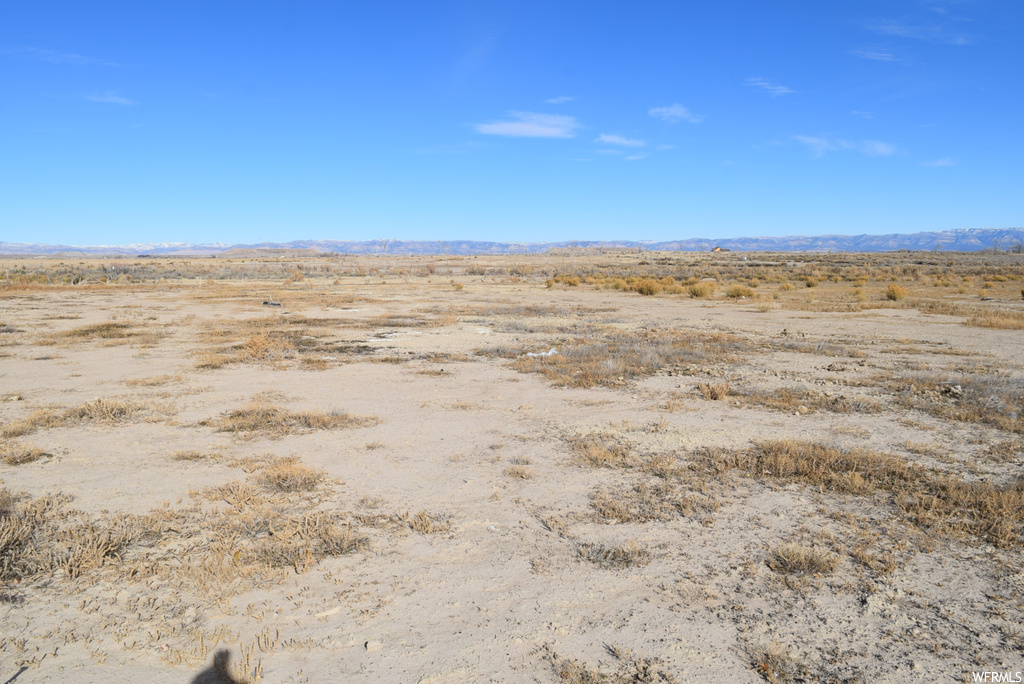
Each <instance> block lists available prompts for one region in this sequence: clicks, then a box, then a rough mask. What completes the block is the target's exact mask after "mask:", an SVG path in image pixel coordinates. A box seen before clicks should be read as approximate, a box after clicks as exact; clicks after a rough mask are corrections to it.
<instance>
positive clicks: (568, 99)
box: [544, 95, 576, 104]
mask: <svg viewBox="0 0 1024 684" xmlns="http://www.w3.org/2000/svg"><path fill="white" fill-rule="evenodd" d="M575 99H576V98H575V97H569V96H568V95H562V96H561V97H553V98H551V99H550V100H544V102H546V103H547V104H564V103H566V102H572V101H573V100H575Z"/></svg>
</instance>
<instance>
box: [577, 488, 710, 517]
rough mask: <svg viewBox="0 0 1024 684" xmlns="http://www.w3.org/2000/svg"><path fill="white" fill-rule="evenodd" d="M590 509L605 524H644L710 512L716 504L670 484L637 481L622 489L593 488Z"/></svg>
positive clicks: (708, 498)
mask: <svg viewBox="0 0 1024 684" xmlns="http://www.w3.org/2000/svg"><path fill="white" fill-rule="evenodd" d="M590 506H591V508H593V509H594V511H595V512H596V513H597V515H598V516H599V517H600V519H601V520H603V521H606V522H617V523H646V522H651V521H655V520H662V521H664V520H673V519H675V518H677V517H680V516H687V515H692V514H693V513H694V512H696V511H704V512H706V511H714V510H717V509H718V502H717V501H715V500H713V499H711V498H710V497H707V496H704V495H701V494H693V493H687V492H685V491H684V490H683V488H682V487H680V486H679V485H678V484H676V483H674V482H655V483H653V484H650V483H647V482H640V483H638V484H636V485H633V486H632V487H628V488H623V489H616V490H608V489H597V490H595V491H594V492H593V493H592V494H591V495H590Z"/></svg>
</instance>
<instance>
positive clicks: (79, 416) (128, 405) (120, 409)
mask: <svg viewBox="0 0 1024 684" xmlns="http://www.w3.org/2000/svg"><path fill="white" fill-rule="evenodd" d="M150 410H151V407H150V406H147V405H145V404H140V403H139V402H136V401H132V400H130V399H114V398H109V399H108V398H104V397H100V398H98V399H93V400H92V401H87V402H85V403H84V404H80V405H78V406H75V407H72V408H70V409H68V410H66V411H65V412H64V414H63V418H64V420H65V421H90V422H97V423H123V422H125V421H129V420H132V419H133V418H137V417H138V416H140V415H142V414H146V413H149V412H150Z"/></svg>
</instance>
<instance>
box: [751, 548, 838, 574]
mask: <svg viewBox="0 0 1024 684" xmlns="http://www.w3.org/2000/svg"><path fill="white" fill-rule="evenodd" d="M765 562H766V564H767V565H768V567H769V568H771V569H772V570H773V571H774V572H777V573H779V574H780V575H810V576H813V575H830V574H832V573H833V572H835V570H836V568H837V567H839V557H838V556H836V555H835V554H832V553H829V552H828V551H823V550H821V549H817V548H813V547H810V546H804V545H803V544H797V543H793V542H789V543H786V544H780V545H778V546H776V547H775V548H773V549H772V550H771V551H769V552H768V558H767V560H766V561H765Z"/></svg>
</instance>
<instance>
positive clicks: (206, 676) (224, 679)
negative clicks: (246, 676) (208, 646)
mask: <svg viewBox="0 0 1024 684" xmlns="http://www.w3.org/2000/svg"><path fill="white" fill-rule="evenodd" d="M230 661H231V652H230V651H228V650H220V651H217V652H216V653H215V654H214V655H213V663H211V665H210V667H208V668H206V669H205V670H203V671H202V672H200V673H199V674H197V675H196V676H195V678H194V679H193V680H192V684H242V683H241V681H239V680H237V679H235V678H234V677H232V676H231V675H230V674H229V673H230V672H231V669H230V668H229V667H228V664H229V662H230Z"/></svg>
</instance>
